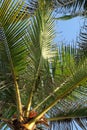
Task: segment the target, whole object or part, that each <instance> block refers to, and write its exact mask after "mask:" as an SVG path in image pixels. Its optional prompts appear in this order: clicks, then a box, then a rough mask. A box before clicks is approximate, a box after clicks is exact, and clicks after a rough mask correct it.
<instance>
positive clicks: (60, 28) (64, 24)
mask: <svg viewBox="0 0 87 130" xmlns="http://www.w3.org/2000/svg"><path fill="white" fill-rule="evenodd" d="M83 21H84V20H83V18H82V17H76V18H73V19H70V20H56V32H57V33H56V38H55V41H56V43H57V44H59V43H60V42H61V41H63V42H64V43H67V44H69V43H70V42H73V41H74V42H75V41H76V40H77V37H78V36H79V32H80V27H81V26H82V25H83Z"/></svg>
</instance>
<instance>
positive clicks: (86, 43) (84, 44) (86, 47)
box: [78, 21, 87, 56]
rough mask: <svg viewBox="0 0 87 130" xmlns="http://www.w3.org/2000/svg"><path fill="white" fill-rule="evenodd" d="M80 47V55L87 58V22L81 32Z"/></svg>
mask: <svg viewBox="0 0 87 130" xmlns="http://www.w3.org/2000/svg"><path fill="white" fill-rule="evenodd" d="M78 46H79V51H80V52H78V53H80V55H84V56H87V24H86V21H85V24H84V26H83V27H82V29H81V32H80V37H79V40H78ZM81 53H82V54H81ZM78 55H79V54H78Z"/></svg>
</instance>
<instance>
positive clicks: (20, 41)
mask: <svg viewBox="0 0 87 130" xmlns="http://www.w3.org/2000/svg"><path fill="white" fill-rule="evenodd" d="M41 2H42V1H41V0H40V1H39V4H41ZM48 3H49V0H48ZM31 4H33V5H34V3H31ZM36 4H37V3H35V7H36ZM32 7H33V6H32ZM27 9H28V6H26V3H25V2H24V1H22V0H18V1H17V0H14V1H13V0H4V1H3V0H1V1H0V16H1V17H0V119H1V123H0V127H1V129H2V128H3V126H4V129H6V128H7V129H8V127H10V128H11V129H13V130H35V129H40V128H38V127H40V126H41V124H44V126H47V127H48V126H49V124H48V121H50V122H51V123H53V121H55V120H57V121H60V122H57V123H61V120H67V119H68V120H71V119H75V120H76V121H77V123H80V124H81V121H80V120H79V119H78V118H80V117H86V115H87V111H86V109H87V99H86V96H87V94H86V91H87V83H86V80H87V58H85V59H84V61H83V62H79V64H78V65H77V64H76V62H75V58H74V55H75V54H76V49H75V48H73V47H65V46H63V45H62V46H61V47H60V48H59V49H57V46H56V45H55V44H54V43H53V40H54V37H55V31H54V19H53V13H52V10H51V8H48V5H47V6H46V3H45V2H43V4H41V6H39V8H38V7H37V8H36V10H34V11H31V12H30V13H29V12H28V11H27ZM29 9H30V8H29ZM83 104H84V105H83ZM69 106H70V107H69ZM5 124H6V125H5ZM69 127H70V125H69V126H68V128H69ZM82 127H84V128H85V126H83V123H82ZM59 129H60V128H59ZM66 129H67V128H66Z"/></svg>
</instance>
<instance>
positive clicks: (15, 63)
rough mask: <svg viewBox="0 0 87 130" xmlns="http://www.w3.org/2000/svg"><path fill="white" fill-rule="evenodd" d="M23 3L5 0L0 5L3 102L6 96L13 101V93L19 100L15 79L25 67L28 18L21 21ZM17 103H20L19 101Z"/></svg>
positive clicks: (0, 72)
mask: <svg viewBox="0 0 87 130" xmlns="http://www.w3.org/2000/svg"><path fill="white" fill-rule="evenodd" d="M23 5H24V2H23V1H12V0H5V1H3V2H2V3H1V5H0V61H1V64H0V65H1V66H2V67H3V69H2V68H0V69H1V70H0V74H1V76H0V77H1V79H0V80H1V81H3V82H4V84H3V85H2V86H0V87H2V91H3V92H2V91H1V93H4V94H6V96H2V95H0V98H1V100H2V101H4V102H6V101H7V99H6V97H8V98H9V102H10V101H11V102H12V101H13V100H14V101H15V95H16V98H17V100H20V94H19V88H18V83H17V79H18V77H19V75H20V74H22V73H24V70H25V69H26V64H27V51H26V49H27V48H26V45H25V42H24V41H23V37H24V35H25V29H26V28H27V26H29V21H28V20H24V21H23V17H24V16H25V14H23V13H21V14H20V11H21V9H22V7H23ZM2 78H3V80H2ZM14 86H15V88H14ZM11 92H12V93H14V95H12V94H11ZM2 97H4V99H6V100H4V99H3V98H2ZM16 102H19V101H16ZM6 103H7V102H6ZM14 103H15V102H14ZM19 104H20V105H21V102H20V103H19ZM20 105H18V106H19V107H20ZM18 109H21V108H18Z"/></svg>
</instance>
